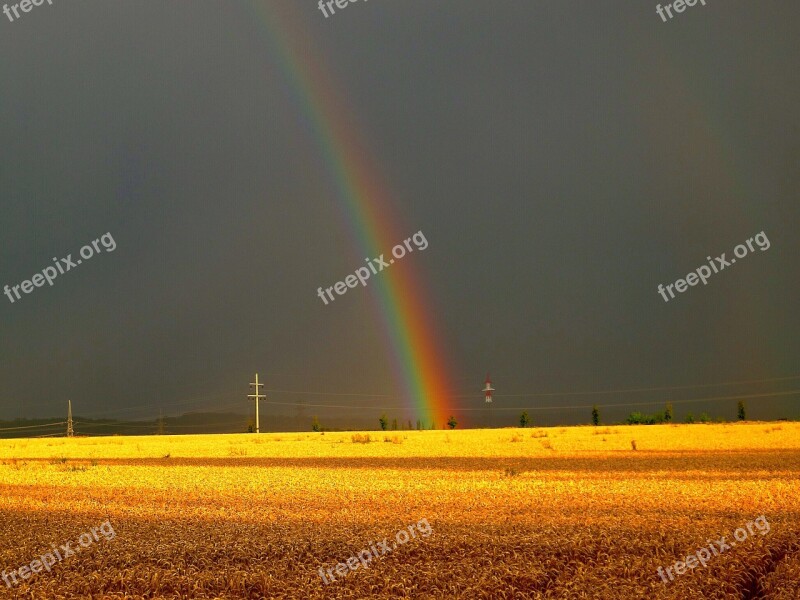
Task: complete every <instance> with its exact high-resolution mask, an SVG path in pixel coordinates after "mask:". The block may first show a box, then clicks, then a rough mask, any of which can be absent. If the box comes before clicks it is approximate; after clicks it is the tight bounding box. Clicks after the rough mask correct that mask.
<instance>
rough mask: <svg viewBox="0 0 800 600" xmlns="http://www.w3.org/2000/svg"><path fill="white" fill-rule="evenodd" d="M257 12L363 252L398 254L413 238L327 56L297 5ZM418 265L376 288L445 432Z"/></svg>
mask: <svg viewBox="0 0 800 600" xmlns="http://www.w3.org/2000/svg"><path fill="white" fill-rule="evenodd" d="M251 5H252V7H253V9H254V10H255V11H256V14H257V15H258V17H259V19H258V20H259V22H261V23H263V24H264V25H265V27H266V29H265V31H266V34H267V35H266V38H267V43H268V44H269V47H270V50H271V51H272V53H273V55H274V57H275V60H276V63H277V64H278V66H279V67H280V69H281V71H282V73H283V75H284V77H285V78H286V80H287V82H288V83H289V87H290V88H291V90H292V93H293V94H294V96H295V99H296V101H297V102H298V104H299V109H300V110H302V112H303V113H304V115H305V116H306V118H307V119H308V121H309V125H310V128H311V131H312V133H313V137H314V139H315V142H316V143H317V144H318V146H319V149H320V151H321V153H322V155H323V158H324V161H325V164H326V165H327V167H328V169H329V173H330V176H331V178H332V180H333V182H334V184H335V186H336V194H337V197H338V198H339V200H340V202H341V205H342V210H343V212H344V214H345V217H346V222H347V223H348V227H349V229H350V233H351V234H352V236H353V238H354V240H355V242H356V245H357V247H358V249H359V251H360V252H361V253H363V256H364V257H367V258H371V257H375V256H379V255H380V254H382V253H388V252H390V251H391V248H392V247H393V246H395V245H396V244H397V243H398V242H400V243H402V240H403V239H404V238H407V237H409V236H410V235H411V234H412V233H413V231H400V230H399V228H398V227H397V225H396V223H397V221H396V219H394V218H393V216H392V211H391V204H390V202H389V197H388V193H387V190H386V189H385V186H383V185H382V184H381V182H380V179H379V176H378V171H377V169H376V168H374V166H373V165H372V164H371V160H370V158H369V154H368V153H367V152H366V151H365V150H364V148H363V146H362V144H361V143H360V142H359V138H358V135H357V133H356V131H357V128H356V127H355V126H354V125H353V123H352V122H350V121H348V119H347V115H348V114H349V111H348V110H347V109H345V107H344V106H343V104H342V103H341V101H339V99H338V98H339V95H338V94H337V93H336V88H335V86H334V85H333V84H332V83H331V81H330V79H329V77H328V74H327V70H325V69H323V68H322V66H321V64H320V63H321V60H320V58H319V57H320V56H321V54H320V53H318V52H316V51H314V50H312V48H313V46H312V40H310V39H309V38H308V34H307V32H306V31H305V30H304V29H303V28H302V27H300V26H299V22H298V20H297V17H296V16H295V14H294V12H293V10H294V9H293V8H292V2H280V3H273V4H271V5H270V6H269V7H268V6H267V5H266V4H265V3H263V2H258V1H257V0H251ZM301 48H302V51H301V50H300V49H301ZM410 262H411V261H408V262H405V263H402V264H400V263H399V262H398V263H396V264H394V265H393V266H392V267H391V269H389V270H387V271H384V272H383V273H381V276H380V277H377V278H375V279H374V280H372V281H370V286H369V287H370V289H371V290H372V293H373V294H376V296H377V299H378V302H379V305H380V313H381V314H382V316H383V325H384V329H385V333H386V335H387V337H388V339H389V341H390V346H391V348H392V359H393V363H394V369H395V372H396V374H397V377H398V379H399V380H400V383H401V384H402V385H403V387H404V392H405V395H406V396H407V402H408V404H409V409H411V411H412V412H413V413H414V415H415V418H416V419H420V420H422V421H423V423H424V424H425V426H426V427H427V426H429V424H430V423H431V422H434V423H436V426H437V427H442V426H443V425H444V423H445V420H446V419H447V418H448V416H449V414H450V409H449V406H448V402H449V400H450V398H451V397H452V394H451V393H450V389H449V386H448V383H447V382H448V378H447V373H448V368H447V364H446V361H445V360H444V355H443V353H442V352H440V351H439V348H438V345H437V340H436V337H435V333H434V332H435V329H434V327H433V323H432V320H431V319H430V317H429V311H428V308H427V307H428V306H429V305H430V304H429V302H427V300H426V294H425V293H424V287H423V286H422V285H421V284H420V281H419V278H418V277H416V276H415V275H414V273H413V271H412V268H411V267H412V266H411V264H409V263H410Z"/></svg>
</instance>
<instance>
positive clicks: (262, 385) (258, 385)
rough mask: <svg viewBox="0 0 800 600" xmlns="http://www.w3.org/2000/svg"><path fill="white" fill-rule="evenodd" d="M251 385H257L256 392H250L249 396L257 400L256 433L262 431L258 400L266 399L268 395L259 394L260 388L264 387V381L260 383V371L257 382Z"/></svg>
mask: <svg viewBox="0 0 800 600" xmlns="http://www.w3.org/2000/svg"><path fill="white" fill-rule="evenodd" d="M250 385H251V386H254V387H255V393H254V394H248V395H247V397H248V398H253V399H254V400H255V401H256V433H260V431H259V423H258V401H259V399H261V398H264V399H265V400H266V398H267V397H266V395H264V394H259V392H260V391H261V390H259V389H258V388H262V387H264V384H263V383H258V373H256V382H255V383H251V384H250Z"/></svg>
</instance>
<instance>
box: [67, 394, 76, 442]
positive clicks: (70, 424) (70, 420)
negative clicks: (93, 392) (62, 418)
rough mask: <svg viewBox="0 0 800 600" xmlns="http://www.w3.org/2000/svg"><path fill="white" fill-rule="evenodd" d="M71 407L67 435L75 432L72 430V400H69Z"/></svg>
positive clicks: (68, 412)
mask: <svg viewBox="0 0 800 600" xmlns="http://www.w3.org/2000/svg"><path fill="white" fill-rule="evenodd" d="M67 402H68V406H69V408H68V409H67V437H72V436H73V435H74V434H75V432H74V431H73V430H72V400H67Z"/></svg>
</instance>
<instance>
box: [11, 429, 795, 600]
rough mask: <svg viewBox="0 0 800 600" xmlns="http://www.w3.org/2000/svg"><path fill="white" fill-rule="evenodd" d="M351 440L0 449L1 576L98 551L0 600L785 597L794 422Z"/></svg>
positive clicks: (83, 441) (55, 442)
mask: <svg viewBox="0 0 800 600" xmlns="http://www.w3.org/2000/svg"><path fill="white" fill-rule="evenodd" d="M364 435H369V436H370V441H369V442H366V443H364V441H365V440H363V438H362V439H361V441H359V438H358V437H356V438H354V436H353V434H351V433H325V434H320V433H308V434H305V433H303V434H261V435H258V436H256V435H254V434H244V435H217V436H187V437H180V436H154V437H135V438H123V437H108V438H74V439H36V440H2V441H0V519H2V527H0V569H5V570H6V571H13V570H16V569H19V568H20V567H22V566H24V565H30V564H31V562H32V561H34V560H35V559H37V558H40V557H41V556H42V555H43V554H45V553H46V552H48V551H49V549H50V548H51V547H52V545H56V546H60V545H62V544H65V543H67V542H68V541H70V540H73V547H74V546H75V542H74V540H77V539H78V538H79V536H81V534H82V533H84V532H88V531H90V529H91V528H92V527H99V526H100V524H101V523H103V522H105V521H106V520H110V522H111V523H112V524H113V529H114V533H115V536H114V537H113V539H105V538H102V537H100V539H99V540H97V541H95V542H93V543H92V544H91V545H89V546H88V547H82V548H80V551H79V552H76V553H75V555H74V556H70V557H68V558H64V559H63V560H61V561H59V562H57V563H56V564H55V565H54V566H53V567H52V569H51V570H50V572H47V571H42V572H40V573H36V574H33V575H32V576H31V575H30V574H29V578H27V579H24V580H23V579H21V576H20V575H17V580H18V583H17V584H16V585H12V586H11V587H8V586H7V585H6V584H5V583H3V582H2V581H0V597H2V598H14V597H20V598H22V597H25V598H43V599H44V598H47V599H54V598H323V597H333V598H335V597H342V598H403V597H405V598H603V599H609V598H611V599H616V598H620V599H626V600H630V599H638V598H675V599H681V600H685V599H693V598H742V599H750V598H772V599H782V600H783V599H786V600H789V599H791V600H796V599H797V598H800V543H798V541H799V540H800V536H798V533H800V519H798V516H800V477H799V475H800V424H798V423H745V424H729V425H701V424H697V425H657V426H632V427H629V426H612V427H597V428H594V427H575V428H532V429H503V430H480V431H459V430H455V431H449V432H445V431H421V432H419V431H389V432H364ZM354 440H355V441H354ZM633 441H635V443H636V450H633V448H632V442H633ZM761 515H763V516H764V517H765V519H766V521H768V523H769V531H760V530H756V531H755V533H753V534H751V535H748V536H747V539H746V540H745V541H742V542H737V543H736V545H735V546H732V547H731V548H730V549H728V550H726V551H724V552H722V553H720V554H719V555H718V556H713V557H712V558H711V559H710V560H709V561H708V563H707V565H706V566H705V567H697V568H694V569H687V572H686V573H685V574H682V575H676V576H675V578H674V581H671V580H670V581H668V583H664V581H663V580H662V578H661V577H660V576H659V574H658V573H657V569H658V568H659V567H667V566H672V565H674V564H675V562H676V561H680V560H683V559H684V558H685V557H686V556H687V555H688V554H690V553H695V552H696V550H697V549H699V548H702V547H707V546H708V545H709V544H710V543H711V541H713V540H717V539H719V538H720V537H722V536H726V537H727V539H728V540H729V541H730V540H732V539H733V536H734V531H735V530H736V529H737V528H744V527H745V524H746V523H748V522H750V523H752V522H753V521H754V520H755V519H756V517H759V516H761ZM422 519H424V520H426V521H427V523H429V524H430V527H431V533H430V535H428V536H422V535H419V534H417V535H416V537H414V538H412V539H410V540H409V541H407V542H406V543H404V544H402V545H398V546H397V547H396V548H393V550H392V551H391V552H390V553H385V554H384V555H379V556H377V557H374V558H372V559H371V561H370V562H369V563H368V568H364V567H363V566H360V567H358V568H356V570H354V571H351V570H350V569H347V574H346V575H344V576H341V575H336V581H333V582H331V583H329V584H325V583H324V582H323V580H322V578H321V577H320V574H319V569H320V568H324V569H328V568H334V571H333V573H334V574H335V573H336V571H335V567H336V565H337V564H338V563H344V562H346V561H347V559H348V558H349V557H351V556H354V555H357V554H358V553H359V551H361V550H363V549H367V548H369V547H370V545H372V546H374V545H376V542H377V541H380V540H383V539H384V538H388V539H389V540H390V542H391V541H392V540H394V539H395V534H396V532H398V531H399V530H401V529H406V530H408V527H409V525H412V524H416V523H419V522H420V520H422Z"/></svg>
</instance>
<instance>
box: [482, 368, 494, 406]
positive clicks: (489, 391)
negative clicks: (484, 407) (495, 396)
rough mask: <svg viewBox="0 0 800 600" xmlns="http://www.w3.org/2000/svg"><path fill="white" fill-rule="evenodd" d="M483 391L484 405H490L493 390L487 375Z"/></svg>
mask: <svg viewBox="0 0 800 600" xmlns="http://www.w3.org/2000/svg"><path fill="white" fill-rule="evenodd" d="M483 391H484V393H485V394H486V404H491V403H492V392H493V391H494V388H493V387H492V380H491V379H490V378H489V374H488V373H487V374H486V381H485V382H484V385H483Z"/></svg>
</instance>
